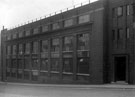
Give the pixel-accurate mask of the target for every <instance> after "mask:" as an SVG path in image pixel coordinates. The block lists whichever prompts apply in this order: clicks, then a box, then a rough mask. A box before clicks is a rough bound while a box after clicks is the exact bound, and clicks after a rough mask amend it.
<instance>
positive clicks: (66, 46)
mask: <svg viewBox="0 0 135 97" xmlns="http://www.w3.org/2000/svg"><path fill="white" fill-rule="evenodd" d="M72 50H73V37H72V36H70V37H64V40H63V51H72Z"/></svg>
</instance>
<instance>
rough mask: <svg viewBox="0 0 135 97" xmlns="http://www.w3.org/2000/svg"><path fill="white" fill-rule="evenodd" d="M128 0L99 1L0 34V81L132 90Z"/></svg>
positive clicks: (134, 8) (134, 69) (133, 5)
mask: <svg viewBox="0 0 135 97" xmlns="http://www.w3.org/2000/svg"><path fill="white" fill-rule="evenodd" d="M134 12H135V1H133V0H128V1H127V0H115V1H114V0H99V1H97V2H94V3H89V4H87V5H84V6H80V7H78V8H74V9H72V10H67V11H65V12H61V13H59V14H56V15H53V16H50V17H47V18H44V19H41V20H38V21H36V22H32V23H29V24H26V25H23V26H20V27H17V28H14V29H10V30H7V29H3V30H2V32H1V56H2V57H1V78H2V80H3V81H14V82H33V83H70V84H104V83H113V82H121V81H122V82H126V83H128V84H135V75H134V74H135V66H134V63H135V62H134V55H135V52H134V48H135V47H134V41H135V39H134V36H135V35H134V27H135V24H134V17H135V16H134Z"/></svg>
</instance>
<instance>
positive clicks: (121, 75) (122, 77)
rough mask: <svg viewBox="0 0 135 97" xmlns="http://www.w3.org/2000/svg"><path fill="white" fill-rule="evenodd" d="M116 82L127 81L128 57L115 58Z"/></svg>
mask: <svg viewBox="0 0 135 97" xmlns="http://www.w3.org/2000/svg"><path fill="white" fill-rule="evenodd" d="M115 81H126V56H122V57H115Z"/></svg>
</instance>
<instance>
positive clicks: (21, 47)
mask: <svg viewBox="0 0 135 97" xmlns="http://www.w3.org/2000/svg"><path fill="white" fill-rule="evenodd" d="M19 54H20V55H21V54H23V44H19Z"/></svg>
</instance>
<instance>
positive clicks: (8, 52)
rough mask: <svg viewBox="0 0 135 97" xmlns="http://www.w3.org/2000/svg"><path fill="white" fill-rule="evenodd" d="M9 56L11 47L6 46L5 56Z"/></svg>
mask: <svg viewBox="0 0 135 97" xmlns="http://www.w3.org/2000/svg"><path fill="white" fill-rule="evenodd" d="M10 54H11V46H7V55H10Z"/></svg>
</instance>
